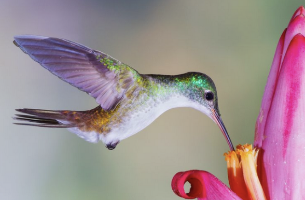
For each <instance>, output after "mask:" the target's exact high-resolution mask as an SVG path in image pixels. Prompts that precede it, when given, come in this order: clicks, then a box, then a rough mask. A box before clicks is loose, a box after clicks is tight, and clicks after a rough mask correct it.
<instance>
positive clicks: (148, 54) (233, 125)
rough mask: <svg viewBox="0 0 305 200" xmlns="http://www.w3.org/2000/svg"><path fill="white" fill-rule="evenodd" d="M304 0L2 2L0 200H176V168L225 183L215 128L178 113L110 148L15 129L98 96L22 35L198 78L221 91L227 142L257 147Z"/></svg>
mask: <svg viewBox="0 0 305 200" xmlns="http://www.w3.org/2000/svg"><path fill="white" fill-rule="evenodd" d="M300 5H301V4H300V1H286V0H276V1H263V0H262V1H251V2H250V1H221V0H218V1H217V0H215V1H203V0H192V1H186V0H166V1H163V0H155V1H143V0H112V1H110V0H109V1H105V0H86V1H81V0H52V1H42V0H27V1H24V0H1V1H0V36H1V37H0V44H1V46H0V49H1V50H0V52H1V54H0V69H1V73H0V76H1V78H0V81H1V83H0V90H1V98H0V103H1V104H0V105H1V114H0V121H1V125H0V134H1V140H0V199H3V200H15V199H16V200H19V199H22V200H42V199H43V200H54V199H56V200H66V199H73V200H83V199H90V200H98V199H103V200H113V199H116V200H117V199H118V200H120V199H128V200H129V199H130V200H138V199H145V200H156V199H166V200H167V199H169V200H170V199H172V200H175V199H180V198H179V197H177V196H175V194H174V193H173V192H172V190H171V186H170V184H171V180H172V177H173V176H174V174H175V173H177V172H179V171H184V170H190V169H202V170H207V171H209V172H211V173H213V174H214V175H216V176H217V177H218V178H219V179H221V180H222V181H224V182H225V183H226V184H227V183H228V181H227V175H226V162H225V160H224V157H223V153H224V152H226V151H227V150H228V146H227V145H226V142H225V140H224V138H223V136H222V134H221V132H220V131H219V129H218V127H217V126H216V125H215V124H214V123H213V122H212V121H211V120H210V119H209V118H208V117H206V116H204V115H203V114H201V113H200V112H198V111H196V110H192V109H187V108H179V109H173V110H170V111H168V112H166V113H165V114H163V115H162V116H161V117H159V118H158V119H157V120H156V121H155V122H154V123H153V124H151V125H150V126H149V127H147V128H146V129H145V130H143V131H141V132H140V133H139V134H137V135H135V136H132V137H131V138H128V139H127V140H124V141H122V142H121V143H120V144H119V145H118V147H117V149H115V150H114V151H108V150H107V149H106V148H105V147H104V145H103V144H102V143H99V144H90V143H87V142H85V141H83V140H81V139H80V138H78V137H77V136H75V135H74V134H72V133H70V132H68V131H67V130H63V129H44V128H35V127H22V126H16V125H13V124H12V123H13V120H12V118H11V117H12V116H13V115H14V113H15V111H14V109H15V108H24V107H25V108H43V109H70V110H87V109H91V108H93V107H95V106H96V103H95V101H94V99H92V98H91V97H89V96H88V95H86V94H85V93H83V92H81V91H78V90H77V89H76V88H73V87H72V86H70V85H69V84H66V83H64V82H63V81H61V80H59V79H58V78H57V77H55V76H53V75H52V74H50V73H49V72H48V71H47V70H45V69H43V68H42V67H40V66H39V65H38V64H37V63H35V62H34V61H33V60H31V59H30V58H29V57H28V56H27V55H25V54H23V53H22V51H21V50H19V49H18V48H17V47H15V46H14V45H13V43H12V41H13V36H14V35H18V34H36V35H45V36H54V37H60V38H66V39H69V40H72V41H76V42H79V43H81V44H85V45H86V46H89V47H91V48H93V49H98V50H101V51H103V52H106V53H108V54H110V55H112V56H113V57H115V58H117V59H119V60H121V61H123V62H125V63H126V64H129V65H130V66H132V67H134V68H135V69H137V70H138V71H139V72H141V73H148V74H150V73H159V74H180V73H184V72H187V71H199V72H203V73H206V74H208V75H209V76H210V77H212V78H213V79H214V81H215V83H216V85H217V89H218V95H219V106H220V111H221V114H222V118H223V120H224V122H225V124H226V126H227V129H228V131H229V133H230V135H231V139H232V140H233V142H234V144H235V145H236V144H239V143H242V144H243V143H252V142H253V138H254V127H255V121H256V117H257V115H258V113H259V108H260V101H261V97H262V95H263V91H264V85H265V83H266V79H267V76H268V72H269V67H270V65H271V62H272V59H273V54H274V51H275V48H276V44H277V42H278V39H279V37H280V35H281V33H282V31H283V30H284V28H285V27H286V26H287V24H288V22H289V20H290V18H291V16H292V14H293V13H294V11H295V10H296V9H297V8H298V7H299V6H300Z"/></svg>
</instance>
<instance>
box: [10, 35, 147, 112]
mask: <svg viewBox="0 0 305 200" xmlns="http://www.w3.org/2000/svg"><path fill="white" fill-rule="evenodd" d="M14 43H15V44H16V45H17V46H18V47H20V48H21V49H22V50H23V51H24V52H25V53H27V54H28V55H29V56H30V57H31V58H32V59H34V60H35V61H36V62H38V63H39V64H41V65H42V66H43V67H44V68H46V69H48V70H49V71H50V72H51V73H53V74H54V75H56V76H58V77H59V78H60V79H62V80H64V81H66V82H68V83H70V84H71V85H73V86H75V87H77V88H78V89H80V90H82V91H84V92H86V93H88V94H89V95H90V96H92V97H94V98H95V99H96V101H97V103H99V104H100V105H101V107H102V108H103V109H105V110H111V109H112V108H114V107H115V106H116V105H117V104H118V103H119V101H120V100H121V99H122V98H123V97H124V94H125V93H126V91H128V90H129V89H130V88H131V87H137V83H139V82H140V81H141V75H140V74H138V72H137V71H135V70H134V69H132V68H131V67H129V66H127V65H125V64H123V63H121V62H120V61H118V60H116V59H114V58H112V57H110V56H108V55H106V54H104V53H102V52H100V51H96V50H92V49H90V48H88V47H86V46H83V45H80V44H77V43H74V42H71V41H68V40H65V39H58V38H51V37H43V36H33V35H22V36H16V37H15V41H14Z"/></svg>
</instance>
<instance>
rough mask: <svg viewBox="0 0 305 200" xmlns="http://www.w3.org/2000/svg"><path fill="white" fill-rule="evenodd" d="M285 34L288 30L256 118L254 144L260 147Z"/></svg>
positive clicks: (279, 46)
mask: <svg viewBox="0 0 305 200" xmlns="http://www.w3.org/2000/svg"><path fill="white" fill-rule="evenodd" d="M285 35H286V30H284V32H283V33H282V36H281V38H280V40H279V42H278V45H277V47H276V51H275V55H274V58H273V62H272V65H271V69H270V72H269V76H268V79H267V84H266V87H265V92H264V96H263V99H262V105H261V110H260V113H259V115H258V118H257V120H256V125H255V139H254V146H255V147H259V148H260V147H261V146H262V142H263V140H264V137H265V136H264V131H265V125H266V120H267V118H268V113H269V109H270V105H271V103H272V99H273V95H274V91H275V88H276V83H277V78H278V74H279V70H280V62H281V59H282V51H283V46H284V39H285Z"/></svg>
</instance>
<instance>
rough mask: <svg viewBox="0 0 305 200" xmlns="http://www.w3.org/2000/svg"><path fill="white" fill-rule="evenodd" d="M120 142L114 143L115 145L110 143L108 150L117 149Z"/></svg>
mask: <svg viewBox="0 0 305 200" xmlns="http://www.w3.org/2000/svg"><path fill="white" fill-rule="evenodd" d="M119 142H120V141H117V142H114V143H109V144H107V145H106V147H107V149H108V150H113V149H115V147H116V146H117V145H118V144H119Z"/></svg>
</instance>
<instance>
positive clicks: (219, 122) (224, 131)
mask: <svg viewBox="0 0 305 200" xmlns="http://www.w3.org/2000/svg"><path fill="white" fill-rule="evenodd" d="M211 111H212V118H213V120H214V122H215V123H216V124H217V125H218V127H219V128H220V130H221V132H222V134H223V136H224V137H225V139H226V140H227V143H228V145H229V147H230V150H231V151H234V146H233V144H232V141H231V139H230V136H229V133H228V131H227V129H226V127H225V125H224V123H223V121H222V119H221V117H220V116H219V115H218V112H217V111H216V110H215V109H213V108H212V109H211Z"/></svg>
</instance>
